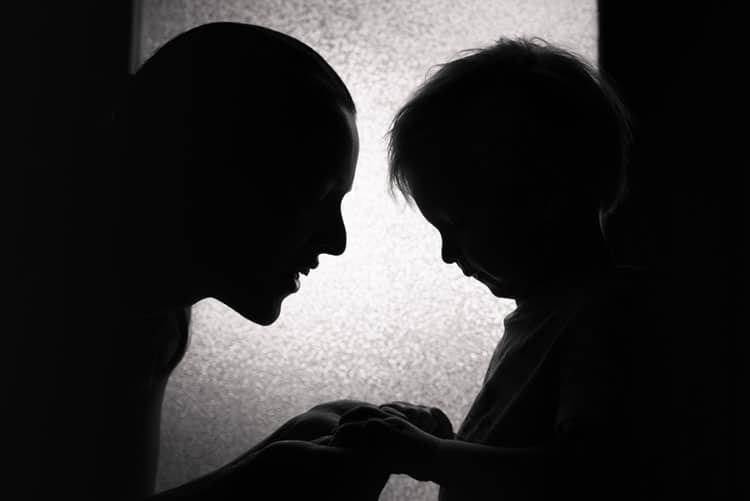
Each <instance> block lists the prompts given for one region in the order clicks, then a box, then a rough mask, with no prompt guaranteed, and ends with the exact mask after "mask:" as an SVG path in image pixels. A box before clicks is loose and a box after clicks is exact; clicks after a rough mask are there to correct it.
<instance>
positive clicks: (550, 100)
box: [389, 38, 630, 214]
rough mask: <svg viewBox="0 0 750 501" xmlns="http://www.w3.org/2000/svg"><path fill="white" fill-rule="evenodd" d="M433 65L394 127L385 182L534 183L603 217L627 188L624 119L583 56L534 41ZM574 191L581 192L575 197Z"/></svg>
mask: <svg viewBox="0 0 750 501" xmlns="http://www.w3.org/2000/svg"><path fill="white" fill-rule="evenodd" d="M467 52H468V54H467V55H465V56H464V57H461V58H459V59H457V60H454V61H452V62H449V63H447V64H444V65H442V66H440V67H439V69H438V70H437V71H436V72H435V73H434V74H433V75H432V76H431V77H430V78H429V79H428V80H427V81H426V82H425V83H424V84H423V85H422V86H421V87H420V88H419V89H418V90H417V91H416V93H415V94H414V95H413V96H412V97H411V98H410V99H409V101H408V102H407V103H406V105H405V106H404V107H403V108H401V110H400V111H399V112H398V113H397V115H396V117H395V119H394V120H393V124H392V127H391V129H390V131H389V180H390V186H391V190H394V189H398V190H399V191H400V192H401V193H402V194H403V195H404V196H405V197H406V199H407V201H409V200H410V199H411V197H412V193H413V192H412V189H413V187H414V182H415V174H416V177H418V178H419V179H421V180H424V179H430V180H431V181H439V182H447V183H460V182H464V183H465V182H467V179H476V174H478V173H479V171H480V170H481V171H482V172H483V174H484V176H483V177H481V179H482V180H483V182H485V183H486V182H489V183H490V184H491V183H495V182H498V183H499V182H503V181H504V180H507V179H508V175H509V174H510V177H511V178H520V179H527V180H533V182H534V183H537V184H541V185H546V187H547V188H550V187H552V189H566V190H573V191H574V193H572V195H575V196H576V197H577V198H578V199H581V198H582V197H585V198H586V199H588V200H589V201H591V202H592V203H593V202H595V203H597V204H598V207H599V209H600V211H602V213H604V214H607V213H609V212H610V211H611V210H612V209H613V208H614V207H615V206H616V205H617V204H618V203H619V201H620V200H621V197H622V195H623V193H624V190H625V179H626V178H625V172H626V171H625V166H626V157H627V150H628V145H629V141H630V132H629V125H628V117H627V113H626V111H625V108H624V106H623V104H622V103H621V101H620V99H619V98H618V96H617V94H616V93H615V92H614V90H613V89H612V88H611V87H610V85H608V84H607V82H606V81H605V80H604V79H603V78H602V76H601V75H600V74H598V73H597V72H596V70H594V69H593V68H592V67H591V66H590V65H589V64H588V63H586V62H585V61H584V60H583V59H582V58H580V57H578V56H576V55H574V54H572V53H570V52H568V51H566V50H563V49H560V48H558V47H554V46H552V45H549V44H547V43H546V42H544V41H542V40H540V39H524V38H520V39H516V40H510V39H501V40H499V41H498V42H497V43H495V44H494V45H492V46H490V47H487V48H484V49H476V50H470V51H467ZM576 190H577V191H576Z"/></svg>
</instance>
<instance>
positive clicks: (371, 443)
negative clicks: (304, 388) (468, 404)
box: [328, 402, 454, 480]
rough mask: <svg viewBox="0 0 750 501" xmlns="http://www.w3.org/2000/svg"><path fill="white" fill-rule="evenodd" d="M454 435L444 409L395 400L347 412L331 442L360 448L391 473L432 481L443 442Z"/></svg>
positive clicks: (342, 417)
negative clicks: (435, 461) (434, 464)
mask: <svg viewBox="0 0 750 501" xmlns="http://www.w3.org/2000/svg"><path fill="white" fill-rule="evenodd" d="M453 438H454V433H453V427H452V425H451V422H450V419H448V417H447V416H446V415H445V413H443V411H441V410H440V409H438V408H435V407H426V406H422V405H414V404H410V403H407V402H392V403H388V404H384V405H380V406H377V407H376V406H371V405H362V406H358V407H355V408H353V409H351V410H350V411H348V412H346V413H345V414H343V415H342V416H341V418H340V419H339V426H338V428H337V429H336V431H335V433H334V434H333V436H332V437H331V439H330V441H329V442H328V444H329V445H331V446H334V447H343V448H348V449H353V450H355V451H358V452H360V453H362V454H364V455H366V456H367V457H369V458H370V459H371V460H372V461H373V462H374V463H375V464H378V465H380V466H381V467H382V468H383V469H384V470H385V471H387V472H388V473H389V474H391V473H397V474H406V475H409V476H411V477H412V478H415V479H417V480H430V479H431V478H430V473H431V467H432V464H433V462H434V460H435V458H436V457H437V455H438V454H439V451H440V445H441V441H442V440H445V439H453Z"/></svg>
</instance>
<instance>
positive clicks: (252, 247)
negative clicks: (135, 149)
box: [197, 109, 359, 325]
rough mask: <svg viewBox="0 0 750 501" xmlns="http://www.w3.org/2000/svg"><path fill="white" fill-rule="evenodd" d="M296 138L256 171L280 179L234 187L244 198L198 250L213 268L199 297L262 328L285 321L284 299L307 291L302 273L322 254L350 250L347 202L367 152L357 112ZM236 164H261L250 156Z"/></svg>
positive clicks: (219, 214) (218, 214) (227, 207)
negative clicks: (358, 164)
mask: <svg viewBox="0 0 750 501" xmlns="http://www.w3.org/2000/svg"><path fill="white" fill-rule="evenodd" d="M334 122H335V123H334ZM285 140H286V139H285ZM288 141H289V142H288V144H285V145H283V148H284V149H287V151H280V152H279V155H278V156H274V157H271V158H267V157H264V164H266V165H262V166H255V168H260V169H266V170H267V171H268V170H271V169H272V170H273V171H274V172H275V173H274V174H271V175H264V176H261V177H259V178H258V180H257V182H249V183H248V184H252V185H251V186H247V187H246V189H244V188H245V187H238V186H232V187H231V188H230V190H229V191H231V193H233V194H237V193H239V195H235V196H233V198H234V199H233V200H231V201H229V202H228V203H227V204H221V205H222V207H221V209H219V210H218V211H214V213H213V214H212V218H213V219H215V220H216V222H215V224H210V225H207V226H211V227H212V228H213V229H209V230H208V235H207V236H206V237H205V238H202V240H203V242H202V243H201V244H199V245H198V246H197V252H198V253H200V254H201V255H200V256H198V258H199V259H198V261H199V262H200V263H206V266H205V267H204V269H203V270H202V273H199V275H200V276H201V278H200V279H199V281H200V282H201V283H200V284H199V293H198V295H199V296H200V297H199V298H198V299H201V298H204V297H214V298H216V299H218V300H220V301H221V302H223V303H224V304H226V305H227V306H229V307H230V308H232V309H234V310H235V311H236V312H238V313H239V314H241V315H242V316H244V317H245V318H247V319H249V320H251V321H253V322H255V323H258V324H261V325H269V324H271V323H273V322H274V321H275V320H276V319H277V318H278V316H279V314H280V311H281V303H282V301H283V300H284V298H286V297H287V296H289V295H290V294H293V293H295V292H296V291H297V290H298V289H299V287H300V275H307V274H308V273H310V272H311V271H312V270H313V269H314V268H315V267H317V265H318V256H319V255H320V254H332V255H340V254H342V253H343V252H344V250H345V248H346V229H345V227H344V222H343V219H342V215H341V203H342V200H343V197H344V196H345V195H346V194H347V193H348V192H349V191H350V190H351V188H352V183H353V180H354V173H355V168H356V162H357V157H358V152H359V141H358V135H357V129H356V125H355V118H354V115H353V114H352V113H350V112H348V111H345V110H343V109H341V110H338V111H337V116H336V120H335V121H333V122H332V123H331V124H330V125H329V126H321V127H320V128H319V129H318V130H317V131H315V132H314V133H312V134H311V133H310V131H309V130H308V131H304V130H303V131H301V134H290V136H289V138H288ZM240 142H242V140H240ZM247 149H248V148H244V151H247ZM239 151H243V149H242V148H240V149H239ZM290 153H291V154H290ZM231 161H233V162H235V161H237V162H246V163H252V162H253V159H252V156H251V158H250V159H248V158H247V155H246V154H244V155H235V156H234V158H233V159H232V160H231ZM268 164H273V165H268ZM248 168H253V166H252V165H250V166H248ZM198 232H199V233H201V234H205V233H206V232H204V230H203V229H198Z"/></svg>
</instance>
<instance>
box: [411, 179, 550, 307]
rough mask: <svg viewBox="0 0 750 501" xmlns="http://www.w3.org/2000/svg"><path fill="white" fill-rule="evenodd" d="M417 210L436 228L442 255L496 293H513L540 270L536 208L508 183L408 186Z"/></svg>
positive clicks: (505, 295)
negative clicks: (410, 187)
mask: <svg viewBox="0 0 750 501" xmlns="http://www.w3.org/2000/svg"><path fill="white" fill-rule="evenodd" d="M413 196H414V200H415V202H416V203H417V206H418V207H419V210H420V211H421V213H422V215H423V216H424V217H425V219H427V221H428V222H430V224H432V226H434V227H435V228H436V229H437V230H438V231H439V232H440V236H441V239H442V259H443V261H444V262H445V263H447V264H451V263H456V264H458V266H459V267H460V268H461V270H462V271H463V272H464V274H465V275H466V276H470V277H472V278H475V279H476V280H478V281H480V282H481V283H483V284H484V285H486V286H487V287H488V288H489V289H490V291H491V292H492V293H493V294H494V295H495V296H497V297H503V298H512V299H518V298H520V297H523V296H524V295H526V294H528V293H529V292H530V289H531V288H532V287H533V284H534V283H535V281H536V280H537V279H538V277H539V275H540V273H543V265H542V263H543V258H542V256H543V254H544V250H543V247H545V246H548V245H549V243H548V242H547V243H545V242H544V241H543V240H544V239H543V238H542V232H540V231H539V230H540V225H539V224H538V223H539V219H538V217H539V216H538V210H536V208H535V207H534V206H533V202H532V201H531V200H529V199H524V197H520V196H519V195H518V194H517V193H515V192H514V189H513V188H512V187H510V186H504V187H499V186H494V187H493V185H492V184H491V183H487V182H479V181H478V180H475V181H474V183H473V187H472V183H455V184H453V185H452V186H450V187H439V186H437V185H433V186H430V187H429V188H427V187H423V188H422V189H417V187H414V189H413Z"/></svg>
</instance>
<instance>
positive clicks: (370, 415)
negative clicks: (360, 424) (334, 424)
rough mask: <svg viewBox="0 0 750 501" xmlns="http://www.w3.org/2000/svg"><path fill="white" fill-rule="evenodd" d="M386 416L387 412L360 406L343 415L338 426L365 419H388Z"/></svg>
mask: <svg viewBox="0 0 750 501" xmlns="http://www.w3.org/2000/svg"><path fill="white" fill-rule="evenodd" d="M388 415H389V414H388V413H387V412H385V411H383V410H381V409H380V408H378V407H375V406H374V405H361V406H358V407H355V408H353V409H352V410H350V411H348V412H346V413H344V414H343V415H342V416H341V417H340V418H339V426H341V425H345V424H348V423H354V422H357V421H365V420H367V419H384V418H386V417H388Z"/></svg>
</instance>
